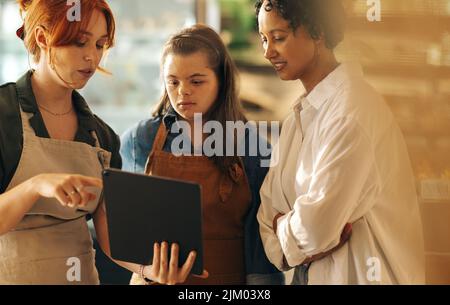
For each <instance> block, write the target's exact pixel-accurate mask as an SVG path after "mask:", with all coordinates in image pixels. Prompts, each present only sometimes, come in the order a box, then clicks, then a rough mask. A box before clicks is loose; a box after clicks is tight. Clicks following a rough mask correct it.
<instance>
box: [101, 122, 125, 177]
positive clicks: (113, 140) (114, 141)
mask: <svg viewBox="0 0 450 305" xmlns="http://www.w3.org/2000/svg"><path fill="white" fill-rule="evenodd" d="M94 116H95V119H96V121H97V130H96V131H97V135H98V136H99V141H100V145H101V147H102V148H103V149H105V150H107V151H109V152H111V164H110V166H111V167H112V168H116V169H121V168H122V158H121V156H120V152H119V150H120V138H119V136H118V135H117V134H116V133H115V132H114V130H112V128H111V127H109V126H108V125H107V124H106V123H105V122H103V121H102V120H101V119H100V118H99V117H98V116H96V115H94Z"/></svg>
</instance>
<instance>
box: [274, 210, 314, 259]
mask: <svg viewBox="0 0 450 305" xmlns="http://www.w3.org/2000/svg"><path fill="white" fill-rule="evenodd" d="M291 217H292V212H291V213H289V214H286V215H284V216H282V217H280V218H278V221H277V236H278V240H279V241H280V244H281V249H282V250H283V253H284V257H285V258H286V262H287V263H288V265H289V266H291V267H296V266H298V265H301V264H302V263H303V261H304V260H305V259H306V258H307V256H306V254H305V253H304V252H303V251H302V250H301V248H300V247H299V246H298V244H297V240H296V239H295V237H294V236H293V234H292V231H291V225H290V222H291Z"/></svg>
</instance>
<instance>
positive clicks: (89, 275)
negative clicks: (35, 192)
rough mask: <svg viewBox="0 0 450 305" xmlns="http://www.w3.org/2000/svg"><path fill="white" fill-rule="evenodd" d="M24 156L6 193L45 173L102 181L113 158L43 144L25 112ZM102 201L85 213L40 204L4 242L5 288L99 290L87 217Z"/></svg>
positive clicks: (0, 260)
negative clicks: (84, 286)
mask: <svg viewBox="0 0 450 305" xmlns="http://www.w3.org/2000/svg"><path fill="white" fill-rule="evenodd" d="M20 114H21V117H22V128H23V150H22V155H21V158H20V161H19V165H18V168H17V170H16V172H15V175H14V177H13V179H12V180H11V183H10V184H9V186H8V189H7V190H10V189H12V188H14V187H16V186H17V185H19V184H21V183H22V182H24V181H26V180H28V179H30V178H32V177H34V176H36V175H39V174H42V173H65V174H79V175H84V176H89V177H98V178H100V177H101V172H102V168H105V167H109V163H110V159H111V154H110V153H109V152H107V151H105V150H103V149H101V148H100V145H99V142H98V138H97V136H96V134H95V132H92V136H93V137H94V138H95V140H96V147H92V146H90V145H88V144H85V143H79V142H71V141H62V140H54V139H47V138H39V137H37V136H36V135H35V132H34V130H33V129H32V127H31V126H30V123H29V119H30V116H32V114H28V113H25V112H23V111H22V110H20ZM87 190H89V191H91V192H92V193H94V194H96V195H97V198H96V199H95V200H93V201H91V202H89V203H88V204H87V206H86V207H85V208H83V209H77V208H68V207H63V206H62V205H61V204H60V203H59V202H58V201H57V200H56V199H49V198H40V199H39V200H38V201H37V202H36V203H35V204H34V206H33V207H32V208H31V210H29V211H28V212H27V213H26V215H25V217H24V218H23V219H22V221H21V222H20V224H19V225H18V226H17V227H16V228H15V229H14V230H13V231H10V232H9V233H7V234H5V235H2V236H0V284H44V285H46V284H57V285H58V284H61V285H67V284H98V283H99V279H98V273H97V270H96V268H95V251H94V249H93V244H92V239H91V235H90V233H89V230H88V226H87V223H86V218H85V216H86V215H87V214H88V213H93V212H94V211H95V209H96V208H97V206H98V199H99V196H100V190H99V189H95V188H87Z"/></svg>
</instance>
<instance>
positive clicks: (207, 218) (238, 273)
mask: <svg viewBox="0 0 450 305" xmlns="http://www.w3.org/2000/svg"><path fill="white" fill-rule="evenodd" d="M167 134H168V132H167V130H166V128H165V126H164V124H161V125H160V127H159V130H158V133H157V135H156V138H155V142H154V144H153V149H152V151H151V153H150V155H149V158H148V161H147V165H146V169H145V172H146V174H148V175H157V176H162V177H168V178H175V179H179V180H184V181H190V182H194V183H198V184H200V185H201V186H202V213H203V227H202V229H203V257H204V268H205V269H206V270H207V271H208V272H209V278H207V279H199V278H196V277H193V276H190V277H189V278H188V280H187V282H186V283H185V284H188V285H240V284H245V282H246V280H245V277H246V274H245V258H244V218H245V216H246V214H247V212H248V210H249V208H250V201H251V193H250V187H249V184H248V181H247V177H246V175H245V170H244V167H243V165H242V162H241V164H240V166H239V165H235V167H234V168H233V170H230V175H226V174H223V173H222V172H221V171H220V170H219V168H218V167H217V166H216V165H215V164H214V163H213V161H211V160H210V159H209V158H208V157H206V156H179V157H177V156H174V155H173V154H172V153H170V152H165V151H163V147H164V143H165V141H166V138H167ZM131 283H132V284H138V283H139V277H138V276H137V275H133V278H132V282H131ZM141 283H142V281H141Z"/></svg>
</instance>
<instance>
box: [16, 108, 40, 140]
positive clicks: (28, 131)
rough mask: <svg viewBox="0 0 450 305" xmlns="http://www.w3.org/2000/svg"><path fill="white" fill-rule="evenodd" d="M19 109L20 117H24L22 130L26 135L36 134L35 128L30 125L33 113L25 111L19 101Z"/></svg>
mask: <svg viewBox="0 0 450 305" xmlns="http://www.w3.org/2000/svg"><path fill="white" fill-rule="evenodd" d="M19 110H20V118H21V119H22V130H23V133H24V136H25V134H32V135H33V136H34V135H35V134H36V133H35V132H34V129H33V128H32V127H31V125H30V118H31V116H32V114H31V113H27V112H25V111H23V109H22V106H21V105H20V103H19Z"/></svg>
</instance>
